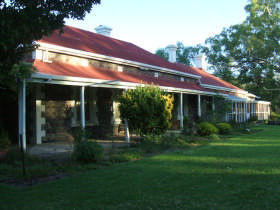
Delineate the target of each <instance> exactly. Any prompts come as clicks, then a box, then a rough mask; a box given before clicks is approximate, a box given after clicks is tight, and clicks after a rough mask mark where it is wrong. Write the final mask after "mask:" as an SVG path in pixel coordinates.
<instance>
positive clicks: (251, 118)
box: [249, 115, 258, 122]
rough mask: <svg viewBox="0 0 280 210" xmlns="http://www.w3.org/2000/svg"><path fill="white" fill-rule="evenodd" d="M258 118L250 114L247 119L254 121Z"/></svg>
mask: <svg viewBox="0 0 280 210" xmlns="http://www.w3.org/2000/svg"><path fill="white" fill-rule="evenodd" d="M257 120H258V116H256V115H255V116H251V117H250V118H249V121H250V122H254V121H257Z"/></svg>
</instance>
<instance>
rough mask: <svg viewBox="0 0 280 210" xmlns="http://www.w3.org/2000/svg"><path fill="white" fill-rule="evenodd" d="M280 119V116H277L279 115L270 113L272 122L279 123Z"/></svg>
mask: <svg viewBox="0 0 280 210" xmlns="http://www.w3.org/2000/svg"><path fill="white" fill-rule="evenodd" d="M279 119H280V114H277V113H275V112H271V113H270V120H272V121H277V120H279Z"/></svg>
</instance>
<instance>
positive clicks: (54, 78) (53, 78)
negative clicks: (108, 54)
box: [28, 73, 227, 96]
mask: <svg viewBox="0 0 280 210" xmlns="http://www.w3.org/2000/svg"><path fill="white" fill-rule="evenodd" d="M28 82H31V83H44V84H60V85H73V86H87V87H91V86H92V87H97V86H98V87H110V88H121V89H135V88H136V86H139V85H142V86H144V85H145V84H139V83H132V82H121V81H117V82H114V83H113V84H110V83H107V84H106V82H109V80H101V79H89V78H83V77H69V76H59V75H49V74H41V73H33V74H32V75H31V79H30V80H29V81H28ZM95 83H96V84H95ZM99 83H105V84H99ZM158 87H159V88H161V89H163V90H165V91H168V92H175V93H188V94H202V95H222V96H226V95H227V94H221V93H214V92H207V91H200V90H192V89H184V88H175V87H167V86H158Z"/></svg>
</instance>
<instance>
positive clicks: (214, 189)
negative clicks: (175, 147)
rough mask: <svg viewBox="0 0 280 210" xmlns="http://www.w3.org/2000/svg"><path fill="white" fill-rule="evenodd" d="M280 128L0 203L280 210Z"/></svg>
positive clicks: (13, 194) (7, 189)
mask: <svg viewBox="0 0 280 210" xmlns="http://www.w3.org/2000/svg"><path fill="white" fill-rule="evenodd" d="M279 131H280V129H279V127H263V131H261V132H258V133H252V134H246V135H241V136H236V137H233V138H231V139H230V140H224V141H222V140H221V141H216V142H213V143H211V144H208V145H204V146H201V147H194V148H188V149H185V150H182V151H179V152H175V153H169V154H162V155H157V156H153V157H151V158H146V159H143V160H138V161H134V162H126V163H122V164H117V165H111V166H108V167H105V168H102V169H99V170H91V171H87V172H83V173H79V174H76V175H74V176H71V177H67V178H64V179H61V180H56V181H52V182H49V183H44V184H39V185H36V186H32V187H26V188H23V189H17V188H14V187H11V186H8V185H4V184H0V194H1V196H0V206H1V209H280V197H279V193H280V161H279V160H280V132H279Z"/></svg>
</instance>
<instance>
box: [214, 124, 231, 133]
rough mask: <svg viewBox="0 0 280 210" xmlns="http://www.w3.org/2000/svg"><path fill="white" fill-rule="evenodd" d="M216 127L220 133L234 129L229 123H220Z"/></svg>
mask: <svg viewBox="0 0 280 210" xmlns="http://www.w3.org/2000/svg"><path fill="white" fill-rule="evenodd" d="M216 127H217V128H218V130H219V133H220V134H229V133H230V132H231V130H232V128H231V125H230V124H228V123H218V124H217V125H216Z"/></svg>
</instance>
